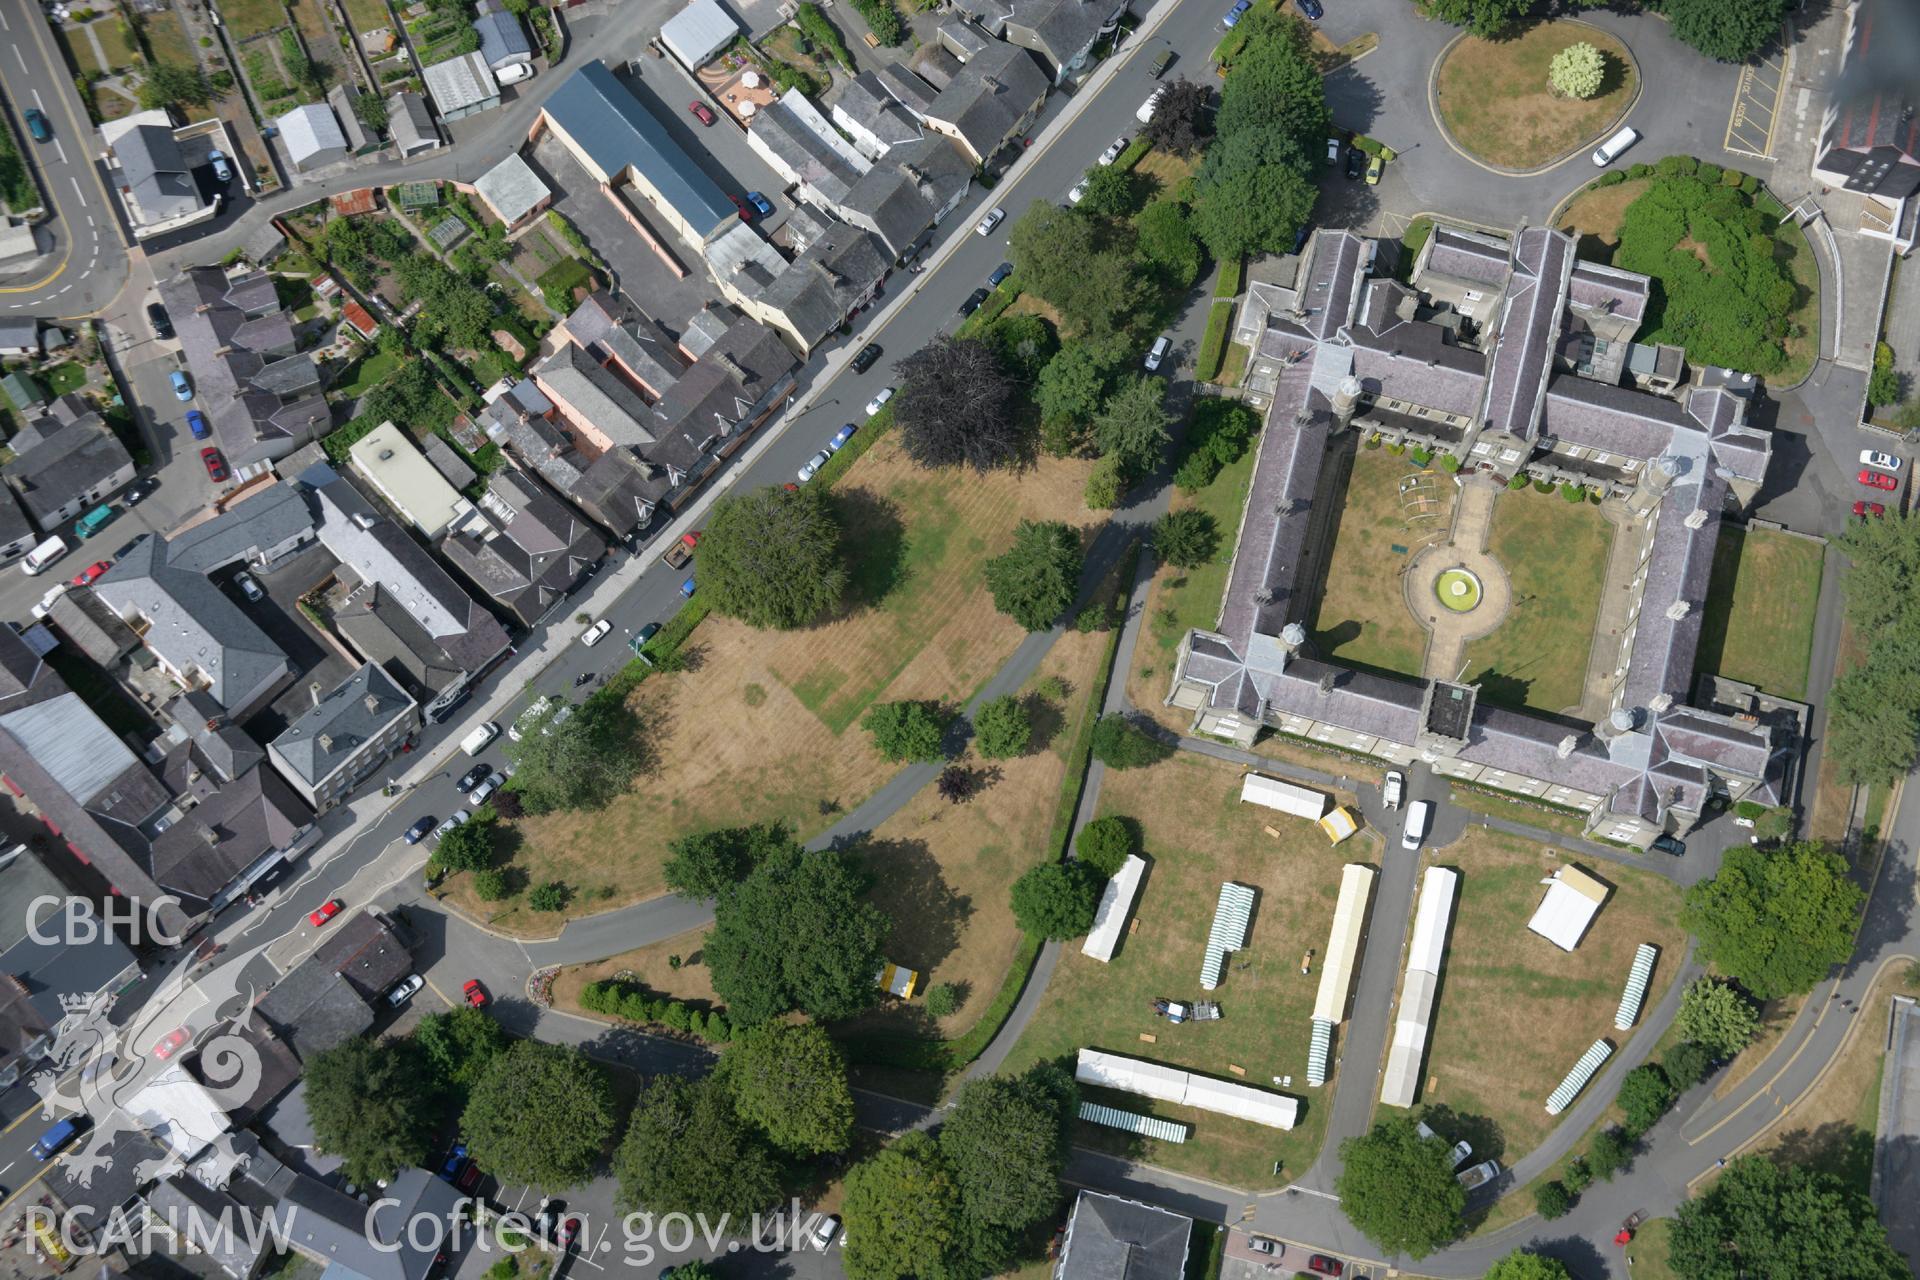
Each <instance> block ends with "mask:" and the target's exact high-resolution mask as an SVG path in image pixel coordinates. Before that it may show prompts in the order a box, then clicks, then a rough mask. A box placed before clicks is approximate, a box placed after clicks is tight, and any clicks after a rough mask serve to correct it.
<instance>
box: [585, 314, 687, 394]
mask: <svg viewBox="0 0 1920 1280" xmlns="http://www.w3.org/2000/svg"><path fill="white" fill-rule="evenodd" d="M565 329H566V332H567V334H568V336H570V337H571V338H572V339H573V340H574V342H576V343H578V344H579V345H580V346H582V347H585V348H586V349H587V350H588V351H589V352H590V353H591V354H592V355H593V357H594V358H595V359H596V360H599V361H601V362H603V363H604V362H605V361H608V360H612V361H616V362H617V363H619V364H620V365H621V366H622V368H623V369H624V370H625V371H626V373H627V375H628V376H629V377H631V378H633V379H635V380H636V381H638V382H640V383H641V384H642V385H643V386H645V387H646V388H647V389H648V390H649V391H651V392H652V393H653V394H654V395H656V396H661V395H665V394H666V392H667V389H668V388H670V387H671V386H673V384H674V383H675V382H676V381H678V380H679V377H680V374H681V371H682V370H684V369H685V368H686V367H687V360H686V357H685V356H684V355H682V354H681V353H680V351H679V349H678V348H677V347H675V346H674V344H673V341H672V339H670V338H668V337H667V335H666V334H665V333H663V332H662V331H661V329H660V326H659V325H657V324H655V323H654V322H653V321H652V320H650V319H648V318H647V317H646V316H644V315H642V314H641V312H640V310H639V308H637V307H635V306H634V305H633V304H632V303H630V302H628V301H626V300H624V299H616V298H615V297H614V296H613V295H612V294H610V293H608V292H607V291H606V290H605V289H599V290H596V291H595V292H594V293H592V294H590V295H589V296H588V297H587V299H586V301H584V302H582V303H581V304H580V305H579V306H577V307H575V308H574V309H573V314H572V315H570V316H568V317H567V318H566V321H565Z"/></svg>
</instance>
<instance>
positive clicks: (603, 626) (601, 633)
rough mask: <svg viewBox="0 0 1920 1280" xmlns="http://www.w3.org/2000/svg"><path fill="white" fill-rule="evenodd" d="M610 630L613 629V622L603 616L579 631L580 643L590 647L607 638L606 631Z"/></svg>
mask: <svg viewBox="0 0 1920 1280" xmlns="http://www.w3.org/2000/svg"><path fill="white" fill-rule="evenodd" d="M611 630H613V624H612V623H611V622H608V621H607V620H606V619H605V618H602V619H600V621H598V622H596V623H594V624H593V625H592V626H590V627H588V628H587V629H586V630H585V631H583V632H581V633H580V643H581V644H583V645H585V646H586V647H587V648H589V649H591V648H593V646H595V645H597V644H599V643H600V642H601V641H602V640H605V639H606V638H607V632H609V631H611Z"/></svg>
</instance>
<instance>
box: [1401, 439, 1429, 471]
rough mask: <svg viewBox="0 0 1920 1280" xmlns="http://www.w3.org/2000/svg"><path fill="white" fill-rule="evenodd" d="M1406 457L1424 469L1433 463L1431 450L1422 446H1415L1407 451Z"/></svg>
mask: <svg viewBox="0 0 1920 1280" xmlns="http://www.w3.org/2000/svg"><path fill="white" fill-rule="evenodd" d="M1407 456H1408V457H1409V458H1412V459H1413V460H1414V461H1415V462H1417V463H1419V464H1420V465H1421V466H1423V467H1424V466H1426V465H1427V464H1428V463H1429V462H1432V461H1433V450H1431V449H1429V448H1427V446H1425V445H1423V444H1420V445H1415V446H1414V447H1413V448H1412V449H1411V450H1410V451H1408V453H1407Z"/></svg>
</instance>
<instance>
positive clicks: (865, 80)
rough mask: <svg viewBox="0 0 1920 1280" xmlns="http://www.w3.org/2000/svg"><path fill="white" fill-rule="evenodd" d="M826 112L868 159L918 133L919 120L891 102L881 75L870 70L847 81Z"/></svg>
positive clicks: (912, 138)
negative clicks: (837, 98)
mask: <svg viewBox="0 0 1920 1280" xmlns="http://www.w3.org/2000/svg"><path fill="white" fill-rule="evenodd" d="M829 112H830V114H831V115H832V117H833V122H834V123H835V124H836V125H839V126H840V128H841V129H842V130H844V131H845V132H846V135H847V136H848V137H849V138H851V139H853V145H854V146H856V147H858V148H859V149H860V151H861V153H862V154H864V155H865V156H866V157H867V158H868V159H871V160H878V159H879V158H880V157H881V156H884V155H885V154H886V153H887V149H888V148H889V147H896V146H899V145H900V144H901V143H903V142H912V141H913V140H914V139H915V138H918V137H919V136H920V122H919V120H918V119H916V118H915V117H914V116H913V115H912V114H911V113H910V112H909V111H908V110H907V109H906V108H905V107H903V106H901V105H900V104H899V103H898V102H896V101H894V98H893V95H892V94H890V93H888V92H887V90H886V86H885V85H883V84H881V83H880V77H879V76H877V75H875V74H874V73H873V72H871V71H862V72H860V73H859V74H858V75H856V76H854V77H853V79H852V80H850V81H848V82H847V84H846V86H845V87H844V88H843V89H841V91H840V97H839V100H838V101H836V102H835V103H834V104H833V106H832V107H831V108H829Z"/></svg>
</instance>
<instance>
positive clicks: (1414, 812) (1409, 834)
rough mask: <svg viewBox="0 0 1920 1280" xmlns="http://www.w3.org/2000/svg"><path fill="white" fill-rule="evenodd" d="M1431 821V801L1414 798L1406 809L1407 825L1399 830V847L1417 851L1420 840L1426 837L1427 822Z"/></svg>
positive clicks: (1412, 851)
mask: <svg viewBox="0 0 1920 1280" xmlns="http://www.w3.org/2000/svg"><path fill="white" fill-rule="evenodd" d="M1432 821H1433V803H1432V802H1431V801H1428V800H1415V801H1414V802H1413V804H1412V805H1411V806H1409V807H1408V809H1407V825H1406V827H1405V828H1404V829H1403V830H1402V831H1401V832H1400V847H1401V848H1402V849H1405V850H1406V851H1407V852H1409V853H1418V852H1419V851H1420V843H1421V841H1423V840H1425V839H1426V838H1427V824H1429V823H1430V822H1432Z"/></svg>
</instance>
